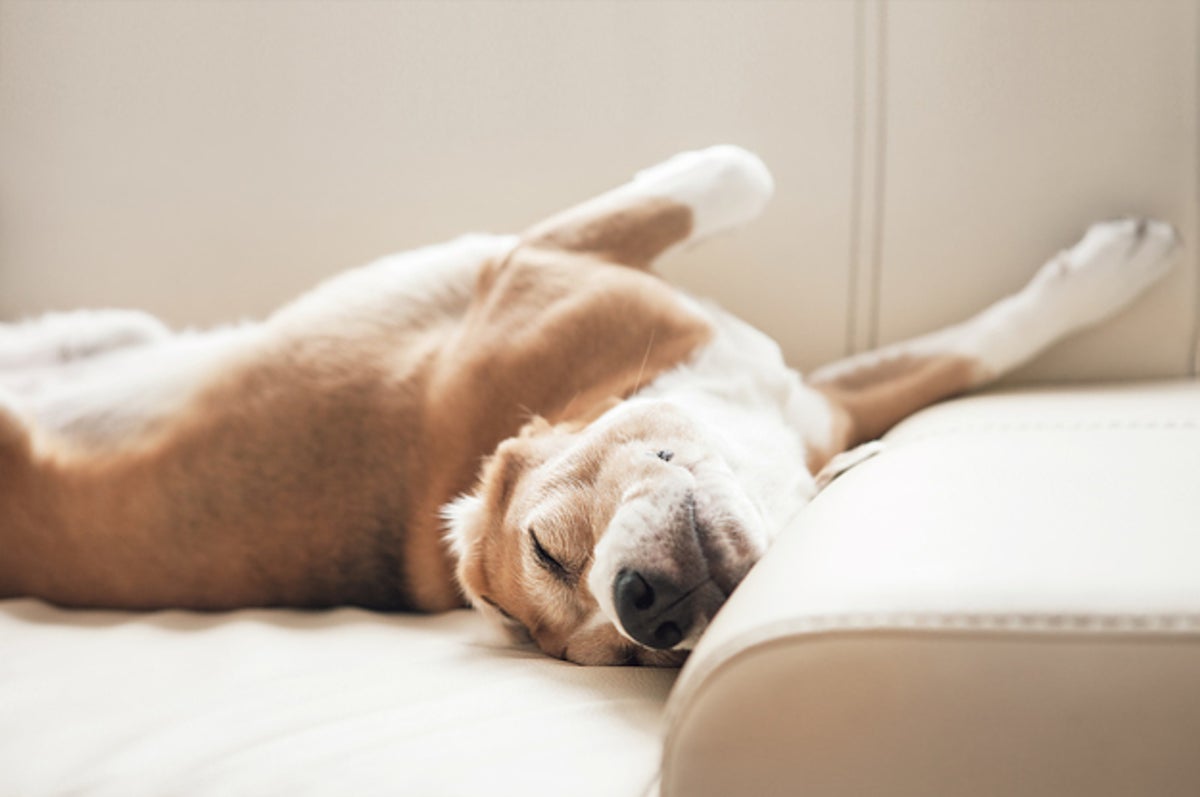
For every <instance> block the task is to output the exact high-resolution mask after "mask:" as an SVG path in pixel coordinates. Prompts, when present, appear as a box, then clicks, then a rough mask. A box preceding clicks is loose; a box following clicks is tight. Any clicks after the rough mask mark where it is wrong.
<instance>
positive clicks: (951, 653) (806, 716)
mask: <svg viewBox="0 0 1200 797" xmlns="http://www.w3.org/2000/svg"><path fill="white" fill-rule="evenodd" d="M1198 683H1200V383H1197V382H1194V381H1193V382H1175V383H1156V384H1151V385H1134V386H1122V387H1109V388H1095V387H1092V388H1072V389H1069V390H1068V389H1064V390H1044V391H1024V392H1016V393H1007V394H993V395H985V396H978V397H973V398H969V399H964V400H961V401H957V402H953V403H950V404H945V405H942V406H939V407H935V408H933V409H931V410H927V411H926V412H924V413H922V414H920V415H918V416H916V417H914V418H912V419H910V420H909V421H907V422H905V423H904V424H902V425H901V426H899V427H897V428H896V429H895V430H893V432H892V433H891V434H889V435H888V437H887V438H886V439H885V448H884V450H883V452H882V453H881V454H879V455H878V456H876V457H874V458H872V459H870V460H867V461H866V462H864V463H863V464H861V465H859V466H858V467H857V468H855V469H853V470H851V471H850V472H848V473H847V474H845V475H843V476H842V477H840V478H839V479H838V480H837V481H835V482H833V484H831V485H830V486H829V487H828V488H827V489H826V490H825V491H824V492H823V493H822V494H820V495H819V496H818V497H817V498H816V500H815V501H814V502H813V504H812V505H811V506H810V507H809V508H808V509H807V510H806V512H805V513H804V514H803V516H802V518H801V519H800V520H799V522H798V523H797V524H796V526H795V527H794V528H791V529H789V530H788V531H787V532H786V533H785V534H784V535H783V537H782V538H781V539H780V540H779V541H778V542H777V543H776V545H775V546H774V547H773V548H772V550H771V551H770V553H769V554H768V556H767V557H766V558H764V560H763V561H762V562H761V563H760V564H759V565H758V566H757V567H756V568H755V569H754V571H753V572H752V573H751V574H750V576H749V577H748V578H747V579H746V581H745V582H744V583H743V584H742V586H741V587H739V589H738V591H737V592H736V593H735V594H734V595H733V596H732V598H731V599H730V601H729V603H728V604H727V605H726V607H725V608H724V609H723V610H722V611H721V613H720V614H719V615H718V617H717V618H716V619H715V621H714V623H713V625H712V627H711V628H710V629H709V631H708V633H707V634H706V636H705V637H704V639H703V640H702V641H701V644H700V645H699V647H698V648H697V649H696V651H695V652H694V653H693V655H692V658H691V660H690V661H689V662H688V664H687V666H686V667H685V669H684V671H683V672H682V673H681V677H680V681H679V682H678V684H677V685H676V688H675V691H674V693H673V695H672V698H671V701H670V704H669V707H668V716H669V720H668V722H669V725H668V733H667V739H666V744H665V749H664V754H663V755H664V758H663V780H662V787H661V791H662V794H663V795H688V796H689V797H696V796H698V795H708V794H712V795H728V794H756V795H759V794H800V793H803V794H806V795H807V794H847V795H870V794H887V795H892V796H895V795H908V794H913V795H917V794H920V795H931V794H968V793H969V794H972V795H984V794H997V795H999V794H1004V795H1010V794H1022V795H1031V794H1056V795H1061V794H1088V795H1090V797H1096V795H1107V794H1133V793H1139V794H1156V795H1167V794H1188V795H1194V794H1197V793H1200V747H1198V744H1200V742H1198V741H1197V740H1200V688H1197V684H1198Z"/></svg>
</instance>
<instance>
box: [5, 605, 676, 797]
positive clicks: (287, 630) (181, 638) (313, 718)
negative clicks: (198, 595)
mask: <svg viewBox="0 0 1200 797" xmlns="http://www.w3.org/2000/svg"><path fill="white" fill-rule="evenodd" d="M674 677H675V671H673V670H656V669H645V668H588V667H579V666H576V665H573V664H567V663H564V662H560V661H556V660H552V659H548V658H546V657H544V656H542V655H540V654H538V653H536V652H533V651H527V650H521V649H515V648H511V647H507V646H505V645H503V644H501V643H499V642H496V641H494V638H493V637H492V636H491V635H490V634H489V630H488V629H486V628H484V622H483V620H482V618H480V617H478V616H477V615H475V614H473V613H471V612H467V611H460V612H452V613H449V614H446V615H442V616H437V617H414V616H391V615H379V614H373V613H369V612H364V611H359V610H353V609H342V610H337V611H331V612H318V613H302V612H289V611H241V612H234V613H229V614H217V615H202V614H191V613H185V612H159V613H153V614H129V613H116V612H71V611H61V610H57V609H53V608H50V607H48V606H46V605H44V604H41V603H39V602H35V601H25V600H18V601H3V602H0V794H3V795H24V796H26V797H33V796H34V795H55V794H85V795H121V796H122V797H134V796H135V795H166V794H170V795H234V794H288V795H307V794H311V795H325V794H355V795H370V794H388V795H396V794H413V795H440V794H446V795H457V794H462V795H475V794H485V793H486V794H493V795H496V794H518V793H519V794H522V795H536V794H555V795H559V794H572V795H585V794H596V795H623V794H629V795H639V794H642V793H644V792H645V791H646V789H647V788H648V787H649V785H650V784H651V783H652V782H653V780H654V779H655V777H656V774H657V769H658V757H659V753H660V749H661V746H660V745H661V743H660V738H661V732H660V719H661V710H662V705H663V702H664V700H665V698H666V695H667V692H668V690H669V689H670V687H671V684H672V682H673V680H674Z"/></svg>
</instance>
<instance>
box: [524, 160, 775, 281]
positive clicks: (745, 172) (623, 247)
mask: <svg viewBox="0 0 1200 797" xmlns="http://www.w3.org/2000/svg"><path fill="white" fill-rule="evenodd" d="M773 188H774V183H773V182H772V180H771V174H770V172H768V171H767V167H766V166H764V165H763V163H762V161H761V160H759V159H758V158H757V157H756V156H755V155H752V154H751V153H749V152H747V151H746V150H743V149H739V148H738V147H732V146H717V147H709V148H708V149H703V150H697V151H694V152H685V153H682V154H680V155H676V156H675V157H673V158H671V159H669V160H666V161H664V162H662V163H660V164H658V165H657V166H652V167H650V168H649V169H645V170H643V171H641V172H639V173H638V174H637V175H636V176H635V177H634V178H633V180H631V181H630V182H628V183H626V184H625V185H623V186H620V187H619V188H614V189H613V190H611V191H608V192H607V193H604V194H601V195H600V196H598V197H595V198H594V199H591V200H588V201H587V202H584V203H583V204H581V205H577V206H575V207H573V208H571V209H569V210H566V211H563V212H562V213H559V214H556V215H554V216H552V217H550V218H549V219H547V220H545V221H543V222H541V223H540V224H537V225H535V226H533V227H532V228H530V229H529V230H528V231H527V232H526V233H525V235H524V236H522V243H523V244H524V245H526V246H532V247H536V248H546V249H557V250H562V251H569V252H577V253H580V254H586V255H591V256H593V257H597V258H599V259H601V260H606V261H609V262H612V263H620V264H623V265H627V266H633V267H635V268H649V267H650V265H651V264H652V263H653V262H654V261H655V260H656V259H657V258H659V257H660V256H661V255H662V254H663V253H665V252H667V251H669V250H671V249H674V248H676V247H679V246H685V245H688V244H691V243H694V242H696V241H699V240H702V239H704V238H707V237H708V236H710V235H713V234H714V233H718V232H721V231H723V230H727V229H731V228H733V227H737V226H739V225H742V224H745V223H746V222H748V221H750V220H751V219H753V218H754V217H756V216H757V215H758V214H759V213H761V212H762V209H763V208H764V207H765V206H766V203H767V200H768V199H770V197H771V193H772V191H773Z"/></svg>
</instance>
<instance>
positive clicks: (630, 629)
mask: <svg viewBox="0 0 1200 797" xmlns="http://www.w3.org/2000/svg"><path fill="white" fill-rule="evenodd" d="M613 603H614V604H615V605H616V608H617V617H618V618H619V619H620V620H621V626H622V627H623V628H624V629H625V631H626V633H628V634H629V635H630V636H631V637H633V639H634V640H635V641H637V642H639V643H641V644H643V645H645V646H646V647H650V648H657V649H659V650H665V649H667V648H672V647H675V646H676V645H678V644H679V643H680V642H681V641H682V640H683V637H684V635H685V634H687V632H688V629H689V628H691V625H692V622H693V614H694V612H693V606H692V602H691V600H689V595H688V593H687V592H686V591H685V590H684V589H682V588H681V587H680V586H679V585H678V584H675V583H674V582H672V581H671V580H670V579H669V578H666V577H664V576H661V575H656V574H654V573H639V572H638V571H636V570H629V569H624V570H621V572H619V573H617V577H616V579H615V580H614V581H613Z"/></svg>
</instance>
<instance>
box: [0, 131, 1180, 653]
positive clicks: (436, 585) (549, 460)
mask: <svg viewBox="0 0 1200 797" xmlns="http://www.w3.org/2000/svg"><path fill="white" fill-rule="evenodd" d="M771 190H772V182H771V178H770V175H769V174H768V172H767V170H766V169H765V167H764V166H763V165H762V163H761V162H760V161H759V160H758V159H757V158H756V157H754V156H753V155H751V154H749V153H747V152H745V151H743V150H739V149H736V148H733V147H716V148H712V149H708V150H704V151H700V152H692V153H686V154H683V155H679V156H677V157H675V158H672V159H671V160H668V161H667V162H665V163H663V164H660V165H658V166H655V167H653V168H651V169H649V170H647V171H644V172H642V173H640V174H639V175H637V177H636V178H635V179H634V180H633V181H632V182H630V183H628V184H626V185H624V186H622V187H620V188H617V189H615V190H613V191H610V192H609V193H606V194H603V195H601V196H600V197H597V198H595V199H592V200H591V201H589V202H586V203H584V204H582V205H580V206H578V207H576V208H573V209H571V210H568V211H566V212H564V213H562V214H560V215H557V216H554V217H552V218H550V219H548V220H546V221H544V222H542V223H540V224H538V225H536V226H534V227H532V228H530V229H529V230H527V231H526V232H525V233H524V234H523V235H520V236H470V237H466V238H461V239H459V240H456V241H453V242H451V243H449V244H446V245H442V246H435V247H430V248H427V249H421V250H418V251H415V252H411V253H407V254H402V255H398V256H394V257H390V258H385V259H384V260H381V261H379V262H377V263H374V264H372V265H368V266H366V267H364V268H360V269H358V270H355V271H350V272H347V273H345V274H343V275H341V276H338V277H336V278H335V279H333V280H331V281H329V282H327V283H325V284H323V285H321V286H320V287H318V288H317V289H316V290H314V291H312V292H311V293H309V294H307V295H305V296H303V297H301V298H300V299H299V300H298V301H295V302H293V303H292V304H289V305H287V306H285V307H284V308H283V309H281V310H279V311H278V312H277V313H275V314H274V315H272V316H271V317H269V318H268V319H266V320H265V321H263V322H261V323H254V324H248V325H243V326H239V327H233V328H227V329H221V330H215V331H211V332H205V333H179V334H173V333H171V332H169V331H168V330H167V329H166V328H165V327H164V326H163V325H162V324H160V323H159V322H157V321H156V320H154V319H152V318H150V317H149V316H146V315H143V314H139V313H129V312H117V311H101V312H82V313H72V314H64V315H51V316H46V317H43V318H40V319H37V320H33V321H30V322H26V323H23V324H19V325H13V326H8V327H0V597H6V596H36V597H39V598H42V599H44V600H47V601H51V602H53V603H56V604H59V605H63V606H74V607H115V608H125V609H153V608H159V607H182V608H190V609H204V610H220V609H231V608H234V607H243V606H297V607H324V606H334V605H340V604H355V605H359V606H365V607H371V608H377V609H386V610H413V611H424V612H436V611H442V610H446V609H451V608H453V607H457V606H461V605H464V604H465V603H470V604H472V605H474V606H476V607H477V608H478V609H480V610H481V611H482V612H484V613H486V614H488V615H490V616H492V617H494V618H495V619H496V620H497V621H499V622H500V623H502V624H504V625H506V626H508V627H510V628H512V629H513V630H514V631H516V632H517V633H520V634H522V635H528V637H530V638H532V640H533V641H534V642H535V643H536V644H537V645H538V647H540V648H541V649H542V650H543V651H545V652H546V653H548V654H550V655H552V656H557V657H559V658H563V659H567V660H570V661H574V662H579V663H583V664H668V665H669V664H676V663H678V662H679V661H680V660H681V659H682V658H683V656H684V655H685V652H686V651H687V650H689V649H690V648H691V647H692V646H693V645H694V644H695V642H696V640H697V638H698V637H699V636H700V634H701V633H702V632H703V631H704V629H705V627H706V625H707V624H708V622H709V620H710V619H711V618H712V616H713V614H714V613H715V612H716V611H717V610H718V609H719V608H720V607H721V605H722V604H723V603H724V601H725V600H726V598H727V597H728V596H729V594H730V593H731V592H732V591H733V589H734V588H735V587H736V586H737V585H738V583H739V581H741V579H742V578H743V577H744V576H745V575H746V573H747V571H748V570H749V569H750V568H751V567H752V566H753V565H754V563H755V562H756V561H757V560H758V559H759V558H760V557H761V556H762V555H763V553H764V551H766V549H767V547H768V546H769V545H770V543H771V540H772V538H774V537H775V536H776V535H777V534H778V533H779V532H780V531H781V530H782V529H783V528H784V527H785V526H786V525H787V524H788V523H789V521H790V520H791V519H792V518H794V517H795V516H796V514H797V513H798V512H799V511H800V510H801V509H802V508H803V507H804V505H805V504H806V503H807V502H808V501H809V500H810V499H811V498H812V497H813V495H814V494H815V493H816V491H817V489H818V479H817V476H818V475H820V474H822V472H823V469H824V472H825V473H826V474H827V473H830V472H835V471H836V470H838V469H839V468H840V467H841V465H839V463H840V462H843V461H844V457H845V456H847V455H846V454H845V453H844V452H849V451H850V450H851V449H853V448H854V447H855V446H858V445H859V444H862V443H864V442H866V441H870V440H873V439H875V438H876V437H878V436H879V435H880V434H882V433H883V432H884V431H886V430H887V429H888V428H889V427H891V426H892V425H893V424H895V423H896V422H897V421H899V420H900V419H902V418H904V417H905V416H907V415H909V414H911V413H913V412H914V411H916V410H918V409H920V408H921V407H924V406H926V405H928V404H930V403H932V402H934V401H937V400H939V399H942V398H945V397H947V396H951V395H954V394H958V393H961V392H963V391H966V390H969V389H971V388H974V387H976V386H979V385H982V384H985V383H987V382H989V381H990V380H993V379H995V378H996V377H998V376H1000V375H1001V374H1004V373H1005V372H1007V371H1009V370H1011V369H1012V368H1014V367H1016V366H1018V365H1020V364H1022V363H1024V362H1026V361H1027V360H1029V359H1030V358H1031V357H1033V356H1034V355H1035V354H1037V353H1038V352H1039V351H1040V350H1042V349H1043V348H1045V347H1046V346H1048V345H1050V344H1051V343H1053V342H1054V341H1056V340H1058V339H1059V338H1061V337H1062V336H1064V335H1066V334H1068V333H1070V332H1072V331H1074V330H1076V329H1078V328H1080V327H1083V326H1085V325H1088V324H1091V323H1094V322H1096V321H1098V320H1100V319H1102V318H1104V317H1106V316H1109V315H1111V314H1112V313H1114V312H1116V311H1117V310H1118V309H1120V308H1121V307H1123V306H1124V305H1125V304H1127V303H1128V302H1129V301H1131V300H1132V299H1133V298H1134V297H1135V296H1137V295H1138V294H1139V293H1140V292H1141V291H1142V290H1143V289H1144V288H1146V287H1147V286H1148V285H1150V284H1151V283H1152V282H1154V281H1155V280H1156V279H1157V278H1159V277H1160V276H1161V275H1162V274H1163V273H1164V272H1165V271H1166V269H1167V267H1168V263H1169V257H1168V255H1169V254H1170V253H1171V251H1172V250H1173V249H1174V247H1175V236H1174V233H1173V231H1172V230H1171V228H1170V227H1169V226H1167V225H1165V224H1161V223H1157V222H1145V221H1135V220H1124V221H1116V222H1108V223H1104V224H1100V225H1096V226H1095V227H1093V228H1092V229H1091V230H1089V231H1088V233H1087V234H1086V236H1085V237H1084V238H1083V240H1082V241H1081V242H1080V243H1079V244H1077V245H1076V246H1075V247H1074V248H1072V249H1070V250H1068V251H1065V252H1063V253H1061V254H1059V255H1058V256H1057V257H1055V258H1053V259H1052V260H1051V261H1050V262H1049V263H1048V264H1047V265H1045V266H1044V267H1043V268H1042V269H1041V270H1039V271H1038V272H1037V274H1036V276H1035V277H1034V278H1033V280H1032V282H1031V283H1030V284H1029V285H1028V286H1027V287H1025V288H1024V289H1023V290H1021V291H1020V292H1019V293H1017V294H1015V295H1013V296H1010V297H1008V298H1006V299H1004V300H1003V301H1001V302H999V303H997V304H995V305H993V306H992V307H990V308H988V309H986V310H985V311H984V312H982V313H981V314H979V315H977V316H975V317H974V318H971V319H970V320H968V321H966V322H964V323H962V324H959V325H957V326H954V327H951V328H949V329H945V330H942V331H940V332H935V333H933V334H930V335H927V336H924V337H920V338H917V339H915V340H912V341H908V342H905V343H902V344H897V345H892V346H888V347H886V348H883V349H881V350H878V351H873V352H868V353H865V354H860V355H857V356H854V357H850V358H849V359H846V360H844V361H840V362H837V363H834V364H833V365H830V366H828V367H825V368H823V369H820V370H818V371H817V372H816V373H814V374H812V375H810V376H809V377H808V378H807V379H802V378H801V377H800V376H799V375H798V374H797V373H796V372H794V371H792V370H791V369H790V368H788V367H787V366H786V365H785V363H784V362H783V359H782V357H781V355H780V351H779V349H778V347H777V346H776V345H775V344H774V343H773V342H772V341H771V340H769V339H768V338H767V337H766V336H764V335H763V334H762V333H760V332H758V331H756V330H755V329H753V328H751V327H750V326H748V325H747V324H745V323H743V322H742V321H739V320H738V319H736V318H734V317H732V316H730V315H729V314H728V313H725V312H723V311H722V310H720V309H719V308H718V307H716V306H714V305H712V304H710V303H706V302H701V301H698V300H696V299H694V298H692V297H690V296H688V295H686V294H684V293H682V292H680V291H678V290H676V289H674V288H672V287H671V286H670V285H667V284H666V283H665V282H663V281H662V280H661V279H659V278H657V277H656V276H654V275H653V274H652V273H651V272H650V269H651V266H652V265H653V264H654V262H655V261H656V260H657V259H658V258H660V257H661V256H662V255H663V254H664V253H666V252H668V251H670V250H673V249H675V248H678V247H681V246H685V245H688V244H691V243H693V242H695V241H698V240H700V239H703V238H705V237H707V236H709V235H712V234H713V233H716V232H719V231H722V230H725V229H727V228H731V227H735V226H738V225H741V224H743V223H745V222H748V221H749V220H750V219H752V218H753V217H754V216H755V215H757V214H758V213H759V212H760V211H761V209H762V208H763V206H764V204H765V203H766V201H767V199H768V197H769V196H770V193H771Z"/></svg>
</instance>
